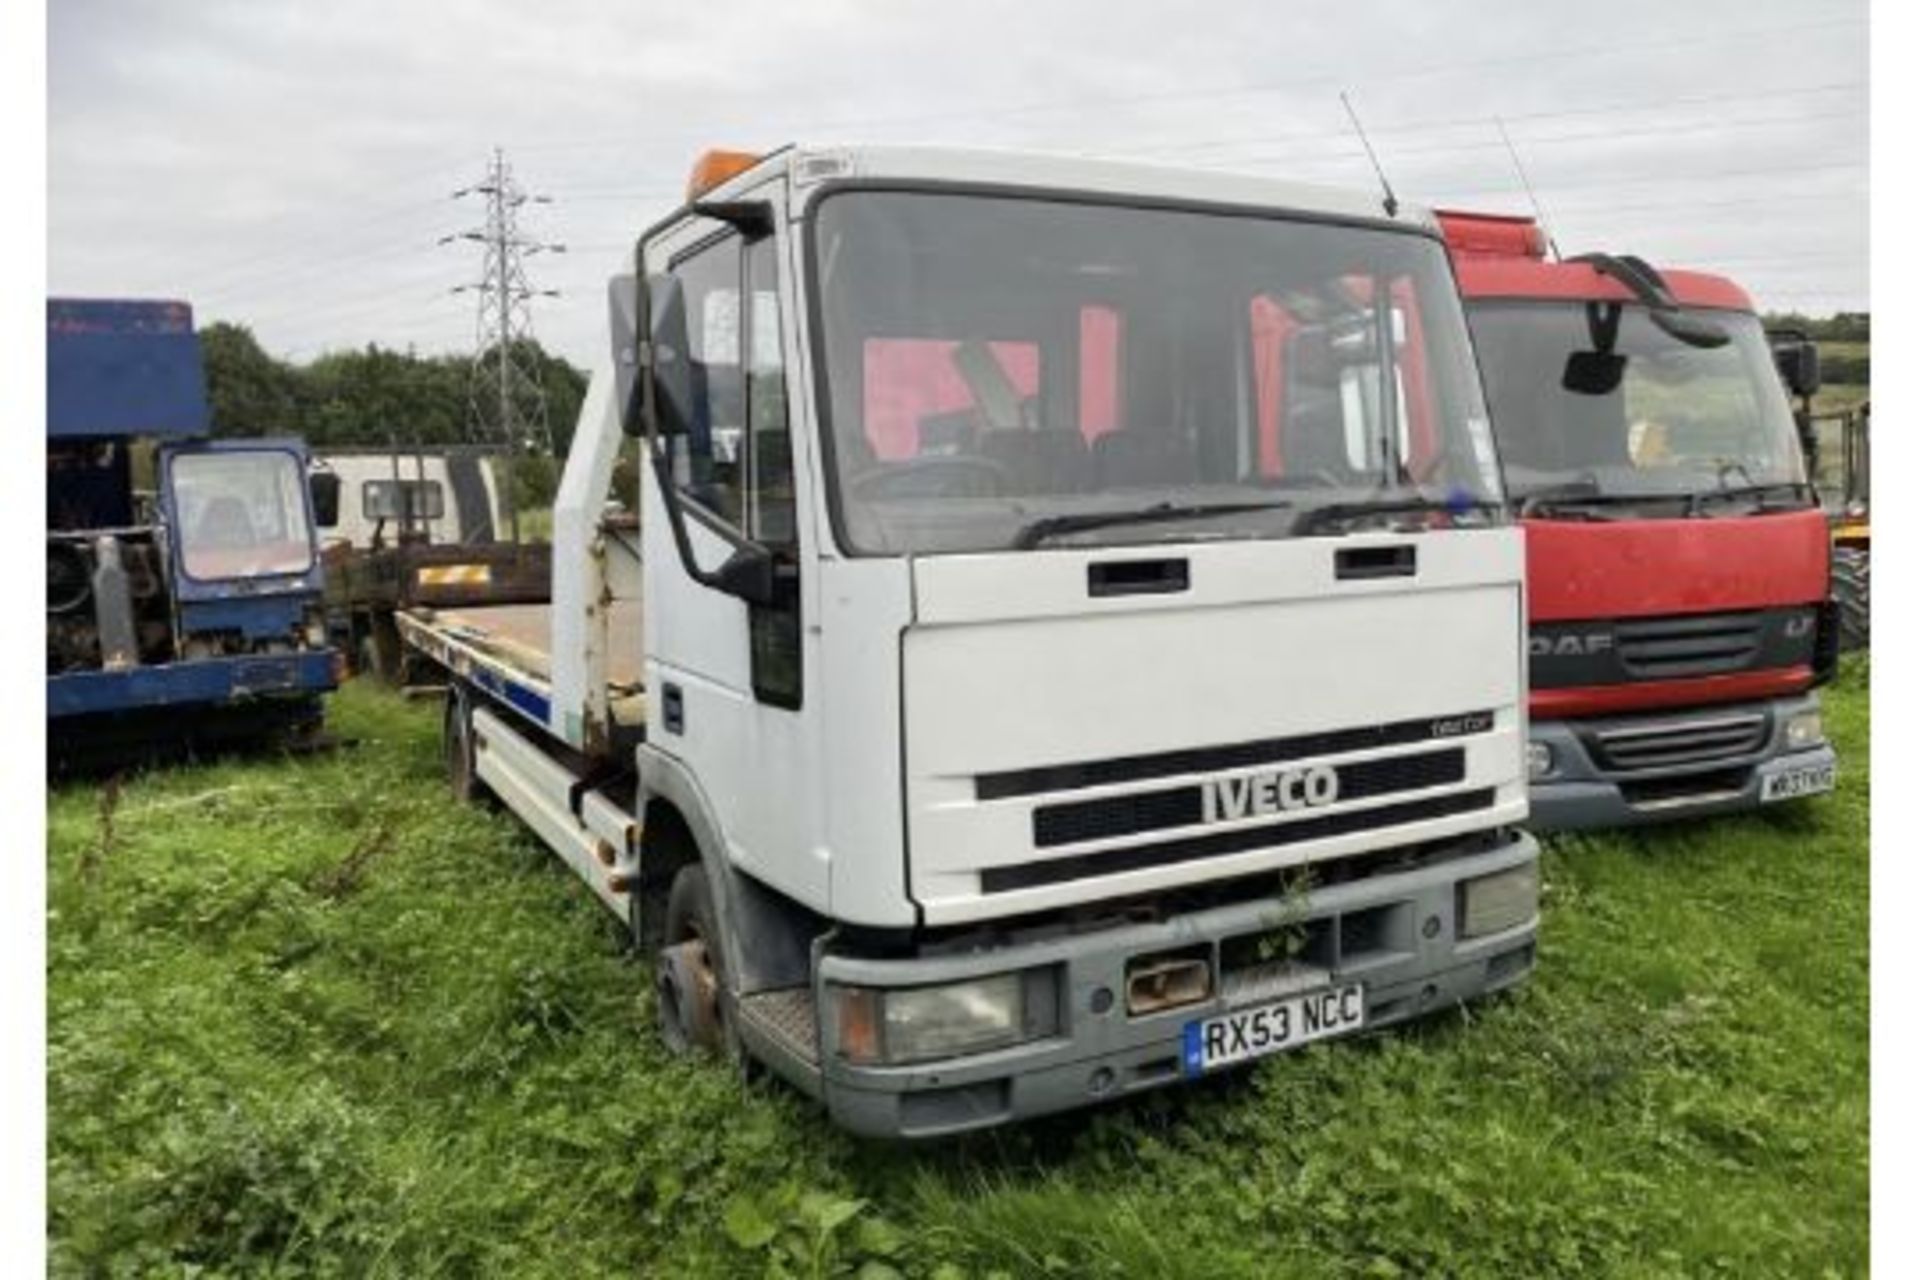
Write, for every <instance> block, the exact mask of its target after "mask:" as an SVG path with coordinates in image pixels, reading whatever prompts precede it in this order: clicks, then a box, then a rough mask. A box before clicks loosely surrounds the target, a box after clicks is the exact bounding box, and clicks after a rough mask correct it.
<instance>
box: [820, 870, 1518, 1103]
mask: <svg viewBox="0 0 1920 1280" xmlns="http://www.w3.org/2000/svg"><path fill="white" fill-rule="evenodd" d="M1538 858H1539V848H1538V845H1537V844H1536V843H1535V842H1534V840H1533V838H1532V837H1531V836H1529V835H1526V834H1525V833H1523V832H1514V833H1511V834H1510V836H1508V837H1507V838H1506V839H1505V840H1504V841H1503V842H1502V843H1500V844H1498V845H1496V846H1494V847H1493V848H1491V849H1488V850H1485V851H1482V852H1476V853H1472V854H1468V855H1464V856H1461V857H1457V858H1453V859H1450V860H1447V861H1444V862H1440V863H1437V864H1431V865H1427V866H1422V867H1418V868H1415V869H1413V870H1410V871H1403V872H1392V873H1382V874H1379V875H1375V876H1372V877H1369V878H1367V879H1364V880H1357V881H1352V882H1349V883H1344V884H1337V885H1331V886H1328V887H1325V888H1318V889H1313V890H1311V891H1309V892H1308V893H1306V894H1304V895H1299V896H1296V897H1295V898H1293V899H1291V900H1289V901H1287V902H1286V903H1285V904H1284V905H1282V904H1281V903H1280V902H1279V901H1278V900H1277V899H1267V900H1264V901H1256V902H1244V903H1234V904H1231V905H1228V906H1222V907H1216V908H1211V909H1208V910H1204V911H1197V912H1193V913H1191V914H1187V915H1182V916H1176V917H1173V918H1171V919H1168V920H1164V921H1158V922H1153V923H1143V924H1137V925H1125V926H1121V927H1117V928H1110V929H1103V930H1100V931H1098V932H1091V933H1086V934H1079V935H1067V936H1062V937H1058V938H1049V939H1047V940H1045V941H1038V942H1032V943H1025V944H1020V945H1015V946H1005V947H996V948H991V949H988V950H985V951H981V952H975V953H971V954H966V955H960V956H942V957H936V958H915V959H905V960H868V959H861V958H855V957H850V956H833V955H829V956H824V957H822V958H821V960H820V962H819V965H818V971H817V974H816V978H815V1008H817V1009H818V1010H819V1019H820V1032H821V1035H820V1040H819V1051H820V1056H819V1063H820V1073H821V1074H820V1076H819V1077H818V1083H819V1087H820V1091H821V1093H822V1095H823V1096H824V1099H825V1101H826V1104H827V1107H828V1109H829V1111H830V1112H831V1113H832V1115H833V1117H834V1119H835V1120H836V1121H837V1122H838V1123H840V1124H841V1125H843V1126H845V1127H846V1128H848V1129H850V1130H852V1131H854V1132H856V1133H861V1134H867V1135H872V1136H885V1137H936V1136H941V1135H946V1134H953V1133H959V1132H963V1131H966V1130H970V1129H981V1128H986V1127H989V1126H992V1125H997V1124H1002V1123H1005V1122H1008V1121H1012V1120H1019V1119H1025V1118H1027V1117H1031V1116H1037V1115H1043V1114H1046V1113H1048V1112H1056V1111H1064V1110H1067V1109H1070V1108H1073V1107H1078V1106H1084V1105H1087V1104H1089V1103H1093V1102H1099V1101H1103V1100H1106V1099H1109V1098H1114V1097H1120V1096H1124V1095H1127V1094H1130V1093H1136V1092H1139V1091H1142V1090H1146V1089H1151V1088H1155V1087H1158V1086H1161V1085H1166V1084H1172V1083H1177V1082H1179V1081H1181V1080H1183V1079H1185V1078H1186V1077H1185V1075H1184V1074H1183V1068H1182V1044H1183V1034H1184V1030H1185V1027H1186V1025H1187V1024H1188V1023H1189V1022H1191V1021H1193V1020H1195V1019H1198V1018H1205V1017H1210V1016H1212V1015H1214V1014H1217V1013H1221V1012H1224V1011H1226V1010H1227V1009H1229V1008H1235V1007H1242V1006H1245V1005H1249V1004H1257V1003H1260V1002H1261V1001H1263V1000H1266V999H1271V998H1274V997H1275V995H1276V994H1286V992H1285V991H1278V992H1276V990H1275V989H1274V988H1273V987H1271V986H1270V985H1265V984H1262V985H1261V986H1260V987H1259V989H1258V990H1257V991H1255V990H1254V988H1253V987H1252V986H1250V985H1244V984H1243V985H1241V986H1239V987H1238V988H1236V987H1235V986H1234V985H1232V984H1233V979H1232V978H1231V977H1225V978H1223V977H1222V971H1221V947H1220V944H1221V942H1222V941H1223V940H1228V939H1235V938H1244V937H1247V936H1249V935H1256V934H1260V933H1262V932H1264V931H1270V930H1272V929H1273V928H1274V925H1275V921H1276V908H1277V907H1279V908H1280V909H1281V910H1283V911H1284V919H1285V920H1286V922H1287V924H1288V926H1289V927H1291V928H1294V929H1296V930H1298V931H1299V933H1298V934H1297V935H1296V936H1300V937H1304V939H1305V940H1306V942H1305V949H1304V950H1303V951H1302V952H1301V954H1300V955H1299V956H1298V957H1297V959H1296V961H1295V966H1294V969H1293V970H1291V971H1289V972H1290V980H1291V981H1292V983H1293V986H1294V987H1295V988H1297V989H1307V988H1310V987H1317V986H1324V985H1327V984H1329V983H1336V982H1352V981H1359V982H1361V983H1363V984H1364V986H1365V994H1366V1026H1367V1027H1368V1028H1369V1029H1372V1028H1377V1027H1382V1026H1386V1025H1389V1024H1392V1023H1395V1022H1399V1021H1402V1020H1404V1019H1406V1018H1411V1017H1414V1016H1417V1015H1419V1014H1423V1013H1429V1012H1434V1011H1437V1010H1440V1009H1444V1008H1448V1007H1451V1006H1453V1005H1456V1004H1458V1003H1459V1002H1461V1001H1464V1000H1467V999H1470V998H1472V997H1475V996H1479V995H1484V994H1486V993H1488V992H1491V991H1495V990H1498V989H1501V988H1503V987H1507V986H1511V985H1513V984H1515V983H1517V982H1519V981H1521V980H1522V979H1524V978H1525V977H1526V976H1527V975H1528V974H1529V973H1530V972H1531V971H1532V969H1533V963H1534V935H1535V932H1536V929H1537V927H1538V920H1539V917H1538V914H1537V911H1536V913H1535V914H1534V915H1533V916H1531V917H1530V918H1529V919H1527V920H1526V921H1525V922H1523V923H1521V924H1519V925H1516V926H1513V927H1511V928H1507V929H1505V930H1502V931H1500V932H1498V933H1494V934H1490V935H1488V936H1485V937H1480V938H1474V939H1471V940H1461V939H1459V938H1458V936H1457V934H1458V930H1457V928H1456V923H1455V914H1456V905H1457V903H1458V901H1459V894H1458V890H1459V887H1460V885H1461V884H1462V883H1463V882H1464V881H1467V880H1471V879H1475V878H1477V877H1480V876H1485V875H1490V874H1493V873H1495V872H1498V871H1504V870H1508V869H1510V868H1513V867H1517V866H1521V865H1527V864H1533V863H1536V862H1537V861H1538ZM1169 949H1197V950H1200V951H1202V952H1204V953H1205V954H1207V955H1208V956H1209V957H1210V962H1211V964H1212V972H1213V974H1214V975H1215V982H1214V991H1215V993H1216V994H1214V995H1213V996H1212V997H1210V998H1208V999H1206V1000H1203V1001H1200V1002H1198V1003H1193V1004H1188V1005H1185V1006H1182V1007H1180V1008H1177V1009H1170V1010H1166V1011H1163V1012H1158V1013H1152V1014H1144V1015H1139V1016H1130V1015H1129V1014H1128V1013H1127V1011H1126V977H1127V964H1128V961H1129V960H1131V959H1135V958H1137V957H1141V956H1143V955H1152V954H1155V953H1159V952H1164V951H1167V950H1169ZM1038 968H1045V969H1048V970H1050V971H1051V972H1052V973H1053V974H1055V975H1057V982H1058V986H1057V987H1056V988H1055V990H1057V992H1058V1007H1059V1027H1058V1031H1057V1033H1056V1034H1054V1035H1051V1036H1048V1037H1046V1038H1043V1039H1039V1040H1034V1041H1030V1042H1028V1043H1026V1044H1022V1045H1018V1046H1015V1047H1012V1048H1007V1049H1002V1050H997V1051H994V1052H989V1053H981V1054H975V1055H971V1056H968V1057H964V1058H956V1059H950V1060H945V1061H940V1062H931V1063H921V1064H916V1065H912V1066H858V1065H855V1064H852V1063H849V1062H847V1061H846V1060H845V1058H844V1057H843V1056H842V1055H841V1054H840V1053H838V1052H837V1050H836V1044H835V1027H834V1015H833V1004H832V1002H831V1001H830V1000H828V999H827V998H826V993H827V988H828V986H829V984H833V983H851V984H856V985H871V986H888V987H892V986H916V985H921V984H925V983H936V982H951V981H956V980H959V979H963V978H968V977H978V976H984V975H987V974H992V973H1004V972H1008V971H1011V970H1026V969H1038ZM1223 983H1224V984H1226V985H1224V986H1223Z"/></svg>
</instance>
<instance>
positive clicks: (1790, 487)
mask: <svg viewBox="0 0 1920 1280" xmlns="http://www.w3.org/2000/svg"><path fill="white" fill-rule="evenodd" d="M1781 492H1784V493H1786V494H1787V496H1788V497H1790V498H1797V499H1799V501H1798V502H1795V503H1792V504H1791V508H1790V509H1793V510H1798V509H1800V508H1801V507H1811V506H1814V505H1816V500H1815V497H1814V492H1813V486H1812V485H1810V484H1807V483H1805V482H1804V481H1801V480H1776V481H1774V482H1772V483H1771V484H1736V485H1728V486H1727V487H1726V488H1724V489H1703V490H1701V491H1700V492H1699V493H1696V494H1694V495H1692V496H1691V497H1690V498H1689V499H1688V500H1687V514H1689V515H1698V514H1699V513H1700V511H1701V509H1702V508H1703V507H1705V506H1706V505H1707V504H1708V503H1709V502H1724V501H1729V500H1731V499H1735V498H1758V499H1760V509H1761V510H1766V508H1767V502H1766V498H1767V495H1768V494H1773V493H1781Z"/></svg>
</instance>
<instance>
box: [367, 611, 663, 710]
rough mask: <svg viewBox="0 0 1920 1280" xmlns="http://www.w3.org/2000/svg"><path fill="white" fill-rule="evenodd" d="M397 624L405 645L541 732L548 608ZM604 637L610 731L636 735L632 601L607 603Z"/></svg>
mask: <svg viewBox="0 0 1920 1280" xmlns="http://www.w3.org/2000/svg"><path fill="white" fill-rule="evenodd" d="M395 620H396V621H397V623H398V624H399V627H400V631H401V634H402V635H403V636H404V637H405V638H406V642H407V643H408V644H410V645H412V646H414V647H415V648H417V649H419V650H420V651H421V652H423V653H426V654H428V655H429V656H430V657H432V658H433V659H434V660H435V661H437V662H439V663H440V664H441V665H442V666H444V667H446V668H447V670H449V671H451V672H453V673H454V674H455V675H457V676H460V677H461V678H463V679H466V680H470V681H472V682H473V683H474V684H475V685H477V686H478V687H479V688H481V689H484V690H486V691H487V692H488V693H491V694H493V695H494V696H495V697H496V698H498V699H499V701H500V702H501V703H502V704H503V705H505V706H507V707H509V708H511V709H512V710H514V711H517V712H519V713H520V714H521V715H522V716H524V717H526V718H527V719H528V720H531V721H532V722H533V723H534V724H536V725H538V726H539V727H540V728H542V729H545V728H547V726H548V722H549V714H550V710H551V707H552V699H553V663H552V653H551V650H552V647H553V606H552V605H549V604H502V605H476V606H471V607H468V608H462V609H426V608H416V609H412V610H408V611H406V612H404V613H400V614H396V615H395ZM607 639H608V644H607V653H606V672H607V706H608V710H609V711H610V712H611V714H612V718H613V722H614V724H615V725H616V726H618V727H619V728H622V729H630V730H634V731H638V730H640V729H641V728H643V727H644V726H645V724H646V715H647V703H646V690H645V684H644V681H643V679H642V672H641V658H640V604H639V602H638V601H636V600H616V601H614V602H613V603H612V604H611V605H610V606H608V615H607Z"/></svg>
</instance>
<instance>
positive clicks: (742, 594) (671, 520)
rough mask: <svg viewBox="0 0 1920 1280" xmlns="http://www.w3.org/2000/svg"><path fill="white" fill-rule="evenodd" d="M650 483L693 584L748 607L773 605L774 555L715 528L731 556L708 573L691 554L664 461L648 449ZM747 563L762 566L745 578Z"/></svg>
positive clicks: (690, 541)
mask: <svg viewBox="0 0 1920 1280" xmlns="http://www.w3.org/2000/svg"><path fill="white" fill-rule="evenodd" d="M647 452H648V454H649V455H651V465H652V467H653V480H654V483H655V484H656V485H658V486H659V489H660V501H661V502H662V503H664V504H665V505H666V508H667V526H668V528H669V529H671V530H672V533H673V546H674V550H675V551H677V552H678V553H679V555H680V563H681V564H682V565H683V566H684V567H685V568H686V570H687V574H688V576H689V577H691V578H692V579H693V580H694V581H695V582H698V583H699V584H700V585H701V586H703V587H708V588H710V589H712V590H714V591H724V592H726V593H727V594H728V595H731V596H738V597H739V598H740V599H742V600H745V601H747V602H748V603H749V604H762V605H764V604H772V603H773V594H774V593H773V555H772V553H771V552H769V551H768V550H767V549H766V548H765V547H764V546H762V545H761V544H759V543H758V542H755V541H753V540H752V539H751V538H744V537H741V536H740V535H738V534H736V533H734V532H733V531H732V530H730V529H715V530H714V532H715V533H717V534H718V535H719V536H720V537H721V538H722V539H724V540H725V541H726V543H727V544H728V545H729V546H730V547H732V548H733V554H732V555H731V556H729V557H728V559H727V562H726V563H725V564H723V565H721V566H720V567H719V568H718V569H714V570H707V569H702V568H701V567H700V561H699V560H698V559H697V558H696V557H695V556H694V553H693V539H692V537H691V536H689V535H688V533H687V517H686V512H685V511H683V510H682V509H681V506H680V492H679V490H678V489H676V488H675V487H674V484H673V478H672V476H670V475H669V474H668V473H667V464H666V460H665V459H664V458H662V457H661V456H660V451H659V450H658V449H655V448H649V449H648V450H647ZM749 560H754V561H758V562H759V563H760V565H761V566H762V567H761V569H760V570H759V571H758V572H757V573H756V574H755V576H754V577H751V578H749V577H748V576H746V570H745V564H746V562H747V561H749Z"/></svg>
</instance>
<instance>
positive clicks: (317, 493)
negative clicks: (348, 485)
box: [307, 471, 340, 529]
mask: <svg viewBox="0 0 1920 1280" xmlns="http://www.w3.org/2000/svg"><path fill="white" fill-rule="evenodd" d="M307 492H308V494H309V495H310V496H311V497H312V500H313V522H314V523H315V524H316V525H318V526H320V527H321V528H322V529H331V528H333V527H334V526H335V525H337V524H339V523H340V477H339V476H338V475H336V474H334V473H333V472H331V471H312V472H308V473H307Z"/></svg>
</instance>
